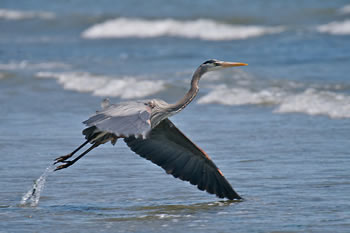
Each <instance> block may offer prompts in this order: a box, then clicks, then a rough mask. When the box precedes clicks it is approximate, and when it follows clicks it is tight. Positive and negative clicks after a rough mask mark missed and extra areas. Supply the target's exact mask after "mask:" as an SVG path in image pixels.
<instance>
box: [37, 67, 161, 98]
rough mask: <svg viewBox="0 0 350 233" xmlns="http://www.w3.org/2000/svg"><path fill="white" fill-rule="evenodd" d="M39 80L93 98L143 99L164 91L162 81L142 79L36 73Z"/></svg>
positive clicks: (73, 73)
mask: <svg viewBox="0 0 350 233" xmlns="http://www.w3.org/2000/svg"><path fill="white" fill-rule="evenodd" d="M36 76H37V77H39V78H55V79H57V80H58V82H59V83H60V84H61V85H62V86H63V88H64V89H66V90H72V91H78V92H91V93H92V94H93V95H95V96H110V97H120V98H122V99H133V98H143V97H146V96H150V95H153V94H155V93H157V92H160V91H162V90H163V89H165V85H164V82H163V81H160V80H152V81H150V80H145V79H142V77H140V78H137V77H128V76H126V77H121V78H117V77H107V76H98V75H92V74H90V73H86V72H61V73H54V72H38V73H37V74H36Z"/></svg>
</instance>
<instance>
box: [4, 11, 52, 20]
mask: <svg viewBox="0 0 350 233" xmlns="http://www.w3.org/2000/svg"><path fill="white" fill-rule="evenodd" d="M33 18H39V19H54V18H55V14H54V13H52V12H44V11H19V10H10V9H0V19H6V20H23V19H33Z"/></svg>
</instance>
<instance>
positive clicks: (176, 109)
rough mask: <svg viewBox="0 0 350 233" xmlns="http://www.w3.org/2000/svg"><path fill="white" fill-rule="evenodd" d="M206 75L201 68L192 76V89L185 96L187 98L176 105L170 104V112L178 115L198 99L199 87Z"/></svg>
mask: <svg viewBox="0 0 350 233" xmlns="http://www.w3.org/2000/svg"><path fill="white" fill-rule="evenodd" d="M204 73H205V71H204V70H203V69H201V67H199V68H198V69H197V70H196V71H195V72H194V74H193V76H192V81H191V88H190V90H189V91H188V92H187V93H186V94H185V96H184V97H183V98H182V99H180V100H179V101H177V102H176V103H175V104H170V105H169V110H170V112H172V113H174V114H175V113H178V112H180V111H181V110H182V109H184V108H185V107H186V106H187V105H188V104H189V103H191V101H192V100H193V99H194V97H196V95H197V93H198V91H199V87H198V82H199V79H200V78H201V77H202V75H203V74H204Z"/></svg>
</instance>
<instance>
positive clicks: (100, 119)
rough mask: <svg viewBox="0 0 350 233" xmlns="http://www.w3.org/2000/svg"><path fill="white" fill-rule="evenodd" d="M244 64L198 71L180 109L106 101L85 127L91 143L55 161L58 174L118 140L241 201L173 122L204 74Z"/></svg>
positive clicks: (210, 64)
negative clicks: (73, 157) (89, 145)
mask: <svg viewBox="0 0 350 233" xmlns="http://www.w3.org/2000/svg"><path fill="white" fill-rule="evenodd" d="M245 65H247V64H245V63H239V62H223V61H218V60H214V59H213V60H208V61H206V62H204V63H203V64H201V65H200V66H199V67H198V68H197V70H196V71H195V72H194V74H193V77H192V81H191V88H190V90H189V91H188V92H187V93H186V95H185V96H184V97H183V98H182V99H181V100H179V101H178V102H176V103H175V104H168V103H166V102H165V101H163V100H159V99H152V100H146V101H132V102H124V103H119V104H110V103H109V101H103V102H102V104H101V105H102V110H101V111H97V112H96V114H95V115H93V116H92V117H90V118H89V119H88V120H86V121H84V122H83V123H84V124H86V125H87V128H86V129H84V130H83V134H84V135H85V138H86V141H85V142H84V143H83V144H82V145H81V146H79V147H78V148H77V149H75V150H74V151H73V152H71V153H69V154H67V155H65V156H61V157H59V158H56V160H55V161H56V162H55V163H63V164H62V165H60V166H58V167H57V168H56V169H55V170H60V169H64V168H67V167H69V166H71V165H72V164H74V163H75V162H76V161H78V160H79V159H81V158H82V157H83V156H84V155H85V154H87V153H88V152H89V151H91V150H92V149H94V148H95V147H98V146H99V145H101V144H104V143H106V142H109V141H111V143H112V144H113V145H114V144H115V143H116V142H117V139H118V138H123V139H124V141H125V142H126V144H127V145H128V146H129V147H130V149H131V150H132V151H134V152H135V153H137V154H139V155H140V156H142V157H144V158H145V159H148V160H151V161H152V162H153V163H155V164H157V165H159V166H161V167H162V168H163V169H164V170H165V171H166V172H167V173H168V174H172V175H173V176H174V177H175V178H180V179H181V180H185V181H189V182H190V183H191V184H193V185H197V186H198V188H199V189H200V190H206V191H207V192H209V193H211V194H216V195H217V196H218V197H220V198H225V197H226V198H228V199H230V200H233V199H241V197H240V196H239V195H238V194H237V193H236V192H235V191H234V190H233V188H232V186H231V185H230V184H229V182H228V181H227V180H226V179H225V177H224V175H223V174H222V172H221V171H220V170H219V169H218V168H217V166H216V165H215V164H214V162H213V161H212V160H211V159H210V158H209V156H208V155H207V154H206V153H205V152H204V151H203V150H201V149H200V148H199V147H198V146H196V145H195V144H194V143H193V142H191V140H190V139H188V138H187V137H186V136H185V135H184V134H183V133H182V132H181V131H180V130H179V129H178V128H176V126H175V125H174V124H173V123H172V122H171V121H170V120H169V119H168V118H169V117H170V116H172V115H174V114H176V113H179V112H180V111H181V110H182V109H184V108H185V107H186V106H187V105H188V104H189V103H190V102H191V101H192V100H193V98H194V97H195V96H196V95H197V93H198V90H199V88H198V82H199V79H200V78H201V77H202V75H203V74H204V73H206V72H208V71H213V70H218V69H221V68H227V67H233V66H245ZM88 143H91V144H92V146H91V147H90V148H88V149H87V150H86V151H84V152H83V153H82V154H80V155H79V156H78V157H76V158H75V159H73V160H67V159H69V158H70V157H72V156H73V155H74V154H75V153H76V152H77V151H79V150H80V149H81V148H83V147H84V146H85V145H86V144H88Z"/></svg>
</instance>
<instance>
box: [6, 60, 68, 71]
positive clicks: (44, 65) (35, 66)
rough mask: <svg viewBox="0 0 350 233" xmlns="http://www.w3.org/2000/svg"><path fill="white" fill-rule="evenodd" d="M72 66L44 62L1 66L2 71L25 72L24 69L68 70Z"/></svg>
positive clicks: (23, 62) (12, 63)
mask: <svg viewBox="0 0 350 233" xmlns="http://www.w3.org/2000/svg"><path fill="white" fill-rule="evenodd" d="M67 68H70V65H68V64H64V63H61V62H42V63H31V62H28V61H21V62H10V63H5V64H0V70H23V69H33V70H38V69H41V70H47V69H67Z"/></svg>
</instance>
